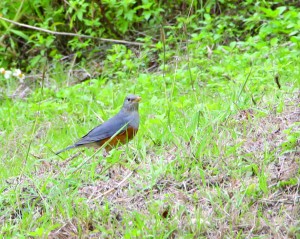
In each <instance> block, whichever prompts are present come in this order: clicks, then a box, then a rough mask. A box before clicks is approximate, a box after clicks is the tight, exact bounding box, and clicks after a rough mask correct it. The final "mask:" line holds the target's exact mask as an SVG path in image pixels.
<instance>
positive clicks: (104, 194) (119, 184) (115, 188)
mask: <svg viewBox="0 0 300 239" xmlns="http://www.w3.org/2000/svg"><path fill="white" fill-rule="evenodd" d="M135 171H136V169H134V170H132V171H131V172H130V173H129V174H128V175H127V176H126V177H125V178H123V180H122V181H121V182H119V183H118V184H117V186H115V187H113V188H111V189H109V190H107V191H106V192H104V193H103V194H101V195H99V196H97V197H95V198H93V199H92V200H97V199H98V198H100V197H105V196H107V195H108V194H110V193H112V192H114V191H116V190H117V189H118V188H119V187H120V186H121V185H122V184H123V183H124V182H126V181H127V180H128V179H129V178H130V177H131V175H132V174H133V173H134V172H135Z"/></svg>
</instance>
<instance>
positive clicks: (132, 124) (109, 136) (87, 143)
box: [55, 94, 142, 155]
mask: <svg viewBox="0 0 300 239" xmlns="http://www.w3.org/2000/svg"><path fill="white" fill-rule="evenodd" d="M141 99H142V98H141V97H140V96H137V95H133V94H130V95H128V96H126V98H125V100H124V103H123V107H122V108H121V110H120V111H119V113H117V114H116V115H115V116H113V117H112V118H110V119H109V120H107V121H105V122H104V123H102V124H100V125H98V126H97V127H95V128H94V129H92V130H91V131H89V132H88V133H87V134H86V135H84V136H83V137H82V138H81V139H79V140H78V141H77V142H75V143H74V144H72V145H70V146H68V147H66V148H64V149H62V150H60V151H58V152H56V153H55V154H56V155H58V154H60V153H62V152H64V151H67V150H69V149H73V148H77V147H94V148H99V147H101V146H102V145H103V144H105V143H106V142H107V141H109V142H108V144H107V145H106V146H105V150H106V152H107V153H108V152H109V151H110V150H111V149H113V148H114V147H116V146H118V145H121V144H125V143H127V142H128V141H129V140H131V139H132V138H133V137H134V136H135V135H136V134H137V132H138V129H139V123H140V116H139V111H138V110H139V102H140V101H141Z"/></svg>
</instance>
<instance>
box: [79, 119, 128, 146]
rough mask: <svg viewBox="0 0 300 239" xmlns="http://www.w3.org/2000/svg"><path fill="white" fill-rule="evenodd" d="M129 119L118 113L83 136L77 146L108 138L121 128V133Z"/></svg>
mask: <svg viewBox="0 0 300 239" xmlns="http://www.w3.org/2000/svg"><path fill="white" fill-rule="evenodd" d="M128 123H129V121H128V120H126V118H125V117H122V115H120V114H118V115H116V116H114V117H113V118H111V119H109V120H108V121H106V122H104V123H103V124H101V125H99V126H97V127H96V128H94V129H92V130H91V131H90V132H88V133H87V134H86V135H85V136H83V137H82V138H81V139H80V140H79V141H78V142H76V143H75V144H74V146H75V147H78V146H82V145H85V144H90V143H94V142H97V141H100V140H103V139H106V138H109V137H111V136H113V135H114V134H116V133H117V132H118V131H119V130H120V133H121V132H123V131H125V130H126V128H127V125H128Z"/></svg>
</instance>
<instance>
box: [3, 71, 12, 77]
mask: <svg viewBox="0 0 300 239" xmlns="http://www.w3.org/2000/svg"><path fill="white" fill-rule="evenodd" d="M11 75H12V72H11V71H5V72H4V78H5V79H9V78H10V77H11Z"/></svg>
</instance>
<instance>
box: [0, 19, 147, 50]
mask: <svg viewBox="0 0 300 239" xmlns="http://www.w3.org/2000/svg"><path fill="white" fill-rule="evenodd" d="M0 19H1V20H3V21H6V22H10V23H12V24H14V25H17V26H20V27H25V28H28V29H33V30H37V31H41V32H46V33H49V34H52V35H63V36H74V37H81V38H91V39H96V40H100V41H104V42H113V43H119V44H127V45H134V46H143V45H144V44H143V43H139V42H131V41H124V40H115V39H108V38H100V37H92V36H89V35H81V34H76V33H72V32H56V31H51V30H48V29H44V28H40V27H34V26H30V25H27V24H24V23H19V22H15V21H13V20H10V19H7V18H4V17H0Z"/></svg>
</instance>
